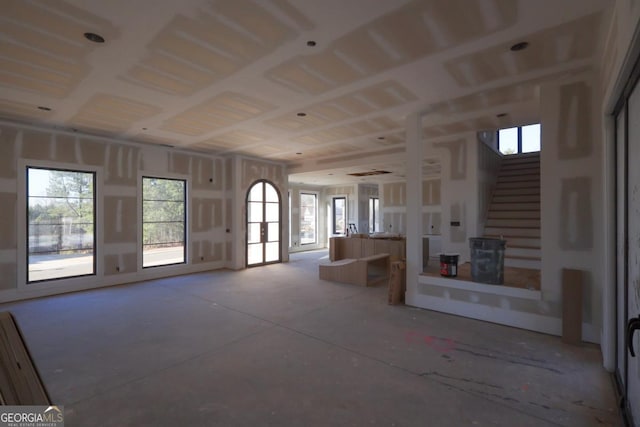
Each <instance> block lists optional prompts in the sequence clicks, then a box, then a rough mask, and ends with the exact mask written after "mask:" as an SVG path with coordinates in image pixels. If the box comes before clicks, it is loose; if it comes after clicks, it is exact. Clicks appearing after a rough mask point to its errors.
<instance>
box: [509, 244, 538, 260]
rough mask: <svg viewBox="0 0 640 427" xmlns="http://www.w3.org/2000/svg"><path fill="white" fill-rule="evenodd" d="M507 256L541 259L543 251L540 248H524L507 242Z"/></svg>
mask: <svg viewBox="0 0 640 427" xmlns="http://www.w3.org/2000/svg"><path fill="white" fill-rule="evenodd" d="M504 256H505V257H512V258H513V257H522V258H531V259H538V260H539V259H540V257H541V256H542V251H541V250H540V248H523V247H518V246H509V244H507V248H506V250H505V253H504Z"/></svg>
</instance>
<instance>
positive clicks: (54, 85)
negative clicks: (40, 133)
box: [0, 0, 117, 98]
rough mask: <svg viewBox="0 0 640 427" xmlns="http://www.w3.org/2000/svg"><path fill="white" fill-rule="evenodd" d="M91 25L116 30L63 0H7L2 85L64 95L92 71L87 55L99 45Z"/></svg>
mask: <svg viewBox="0 0 640 427" xmlns="http://www.w3.org/2000/svg"><path fill="white" fill-rule="evenodd" d="M87 28H90V29H91V30H92V31H97V32H100V33H101V34H103V35H104V36H106V37H115V36H116V35H117V32H116V31H115V29H114V27H113V26H112V25H111V24H110V23H109V22H107V21H106V20H104V19H102V18H99V17H97V16H95V15H92V14H90V13H87V12H85V11H83V10H81V9H79V8H76V7H74V6H71V5H69V4H68V3H64V2H28V1H22V0H8V1H5V2H3V5H2V14H1V15H0V38H1V39H2V41H0V85H1V86H5V87H10V88H13V89H18V90H26V91H29V92H34V93H37V94H41V95H43V96H47V97H54V98H63V97H65V96H66V95H68V94H69V93H70V92H71V91H72V90H73V89H74V88H75V87H76V86H77V85H78V84H79V83H80V82H81V81H82V80H83V79H84V78H85V77H86V76H87V75H88V74H89V71H90V67H89V65H88V64H87V63H86V60H85V58H86V56H87V55H88V54H89V53H90V52H92V51H94V50H95V49H96V48H97V45H95V44H92V43H90V42H89V41H88V40H86V39H85V38H84V37H83V33H84V32H86V31H87Z"/></svg>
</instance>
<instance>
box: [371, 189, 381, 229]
mask: <svg viewBox="0 0 640 427" xmlns="http://www.w3.org/2000/svg"><path fill="white" fill-rule="evenodd" d="M379 222H380V199H378V198H377V197H371V198H369V233H375V232H377V231H380V224H379Z"/></svg>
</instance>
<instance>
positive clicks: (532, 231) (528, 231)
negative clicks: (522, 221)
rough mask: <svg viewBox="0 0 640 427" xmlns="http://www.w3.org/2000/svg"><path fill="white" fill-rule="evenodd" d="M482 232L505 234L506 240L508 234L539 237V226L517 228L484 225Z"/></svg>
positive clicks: (488, 234)
mask: <svg viewBox="0 0 640 427" xmlns="http://www.w3.org/2000/svg"><path fill="white" fill-rule="evenodd" d="M484 234H485V235H487V236H506V238H507V242H508V241H509V236H512V237H518V238H526V237H531V238H536V239H539V238H540V229H539V228H518V227H494V226H486V227H485V228H484Z"/></svg>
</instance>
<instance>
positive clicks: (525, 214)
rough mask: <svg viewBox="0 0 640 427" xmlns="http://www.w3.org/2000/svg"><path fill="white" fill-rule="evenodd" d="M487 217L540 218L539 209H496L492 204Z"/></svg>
mask: <svg viewBox="0 0 640 427" xmlns="http://www.w3.org/2000/svg"><path fill="white" fill-rule="evenodd" d="M488 219H540V211H539V210H532V211H497V210H493V206H492V207H491V209H490V210H489V218H488Z"/></svg>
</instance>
